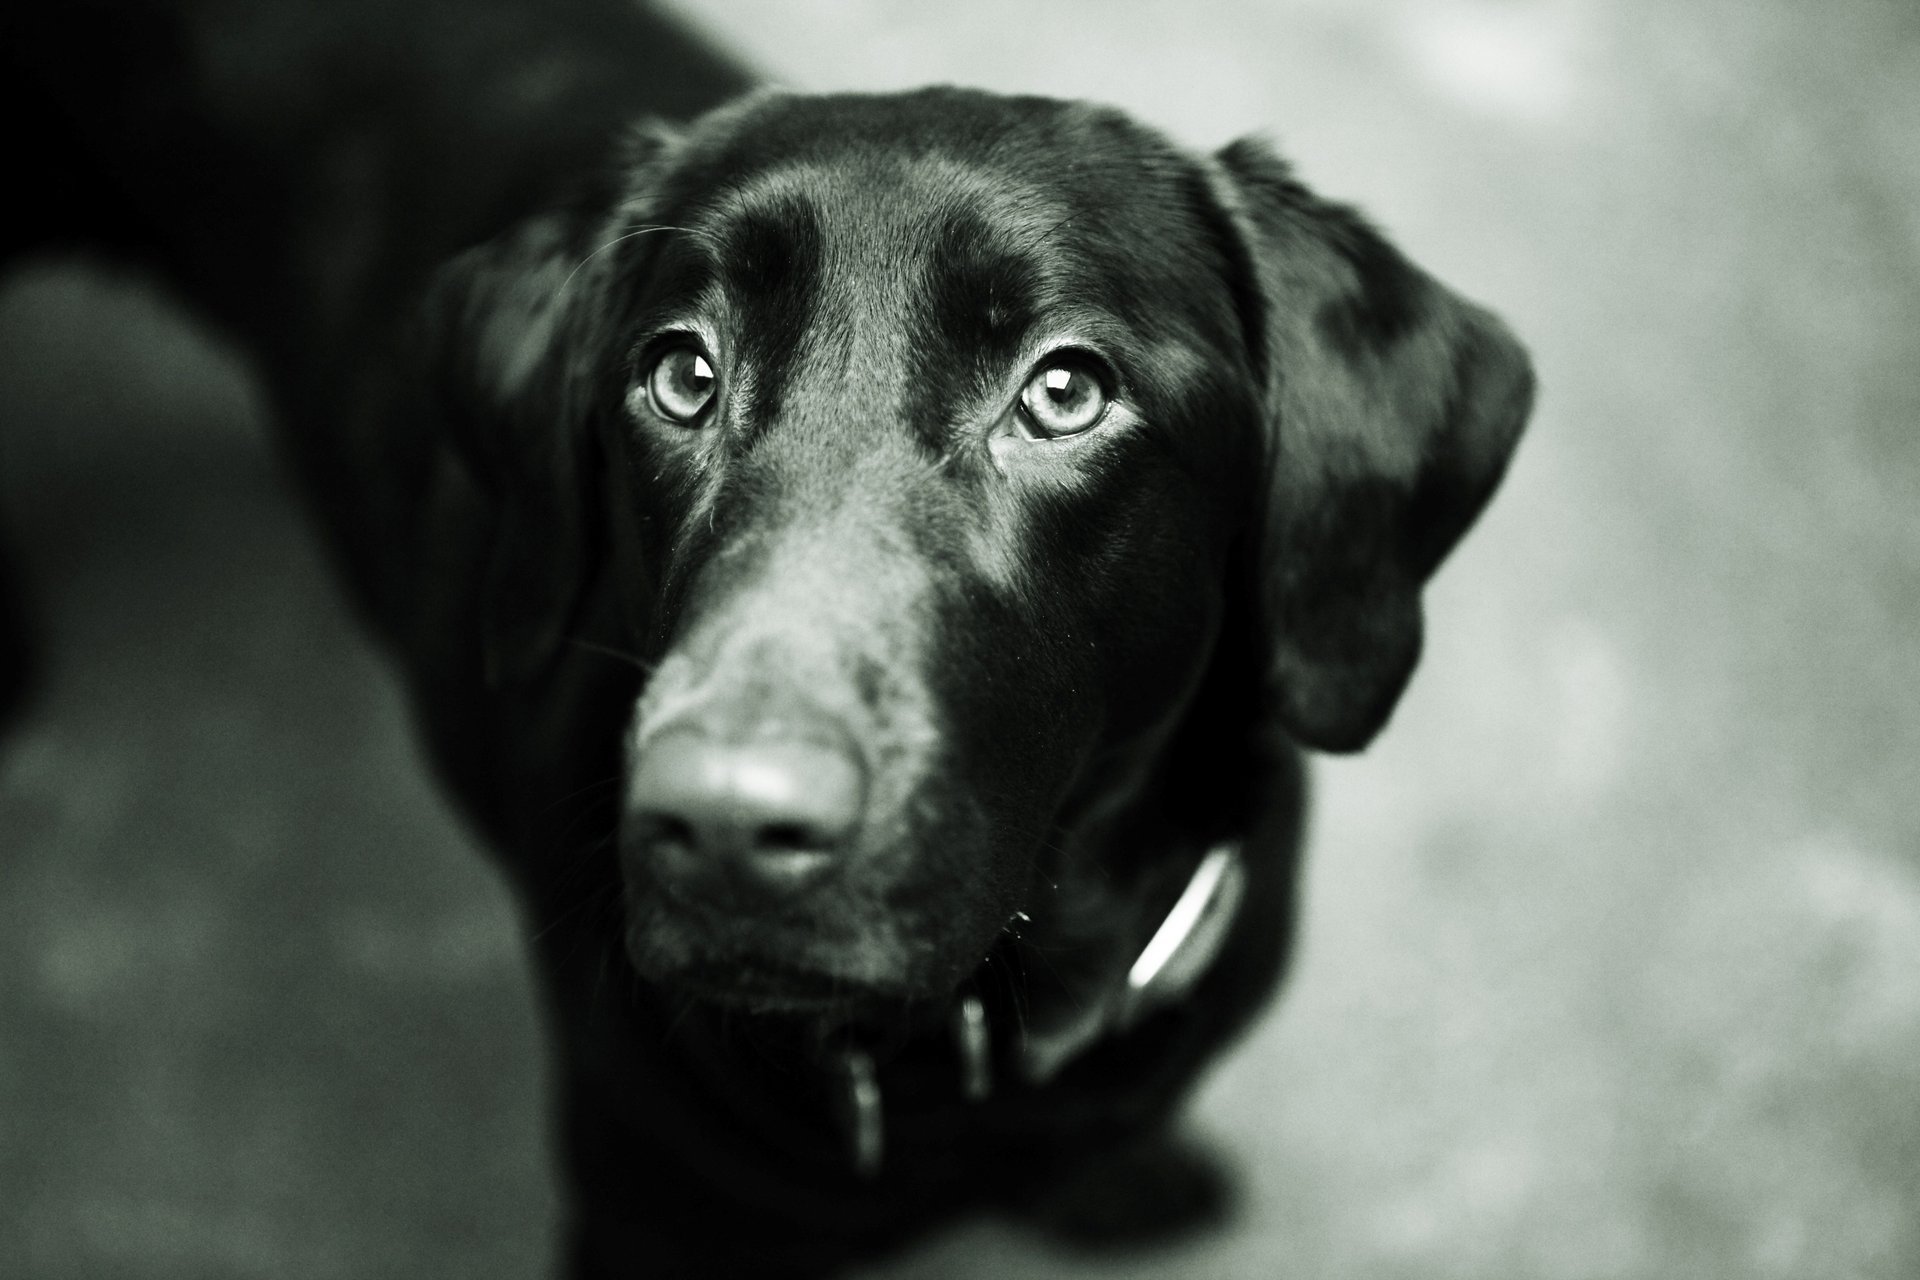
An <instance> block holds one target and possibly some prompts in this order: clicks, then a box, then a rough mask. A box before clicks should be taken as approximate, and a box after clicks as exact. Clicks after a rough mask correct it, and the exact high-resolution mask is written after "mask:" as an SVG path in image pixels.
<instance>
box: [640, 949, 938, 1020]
mask: <svg viewBox="0 0 1920 1280" xmlns="http://www.w3.org/2000/svg"><path fill="white" fill-rule="evenodd" d="M666 980H667V981H668V983H669V984H670V985H671V986H672V987H673V988H674V989H675V990H676V991H679V992H681V993H682V994H684V995H687V996H690V997H692V998H694V999H696V1000H699V1001H701V1002H702V1003H704V1004H708V1005H711V1006H715V1007H718V1008H723V1009H735V1010H738V1011H740V1012H743V1013H750V1014H762V1015H770V1016H781V1017H791V1018H799V1019H803V1020H805V1021H808V1022H811V1023H815V1024H821V1025H831V1024H840V1023H848V1024H852V1023H860V1022H866V1021H870V1020H872V1019H874V1018H876V1017H879V1016H880V1015H882V1014H883V1013H884V1012H885V1011H887V1010H890V1009H901V1008H904V1007H905V1006H906V1005H907V1004H908V1003H909V1001H908V998H907V997H906V996H905V995H904V994H903V993H902V992H900V991H897V990H889V989H887V988H886V987H883V986H878V985H875V984H871V983H868V982H863V981H859V980H856V979H850V978H847V977H844V976H842V975H840V974H837V973H833V972H830V971H825V970H820V969H812V968H806V967H803V966H801V965H797V964H792V963H788V962H785V961H781V960H777V959H770V958H763V957H758V956H752V957H739V958H733V959H719V958H709V959H701V960H696V961H693V962H692V963H689V964H686V965H682V966H680V967H678V968H676V969H674V970H673V971H672V972H671V973H670V974H669V975H667V979H666Z"/></svg>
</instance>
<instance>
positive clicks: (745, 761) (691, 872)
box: [625, 728, 866, 910]
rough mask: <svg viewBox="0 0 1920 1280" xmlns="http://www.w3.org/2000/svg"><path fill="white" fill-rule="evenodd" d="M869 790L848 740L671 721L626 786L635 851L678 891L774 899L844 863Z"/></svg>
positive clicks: (745, 900)
mask: <svg viewBox="0 0 1920 1280" xmlns="http://www.w3.org/2000/svg"><path fill="white" fill-rule="evenodd" d="M865 799H866V776H865V771H864V770H863V769H862V768H861V766H860V762H859V761H858V760H856V759H855V758H854V757H853V756H852V755H851V754H849V753H848V752H847V751H845V750H843V749H841V748H838V747H835V746H832V745H828V744H826V743H823V742H819V741H815V740H812V739H807V738H776V739H768V740H754V741H748V742H729V741H725V740H723V739H719V738H714V737H710V736H708V735H706V734H704V733H702V732H699V731H698V730H695V729H691V728H689V729H669V730H667V731H665V732H663V733H661V734H659V735H658V736H656V737H654V738H653V739H651V740H650V741H649V742H648V743H647V744H646V745H645V746H644V747H643V748H642V749H641V752H640V759H639V763H638V767H637V769H636V770H635V772H634V775H633V778H632V780H631V782H630V784H629V791H628V798H627V811H628V812H627V819H628V823H629V828H628V838H627V840H626V841H625V844H626V851H627V856H629V857H636V858H640V859H644V860H645V861H646V863H647V866H648V868H649V870H650V871H651V873H652V875H653V877H654V878H655V879H657V880H658V881H659V882H660V883H661V884H662V885H663V886H664V887H665V888H666V889H667V890H668V891H669V892H671V893H674V894H675V895H676V896H680V897H684V898H692V899H697V900H700V901H702V902H704V903H707V904H709V905H712V906H717V907H721V908H725V909H730V910H744V909H752V908H756V907H761V908H764V907H768V906H776V905H780V904H783V903H786V902H790V901H793V900H795V899H797V898H800V897H802V896H803V895H805V894H807V893H809V892H811V891H812V890H814V889H816V888H818V887H819V886H820V885H822V884H824V883H825V882H827V881H828V880H830V879H832V878H833V876H834V875H835V874H836V873H837V872H838V870H839V868H840V865H841V862H842V860H843V858H844V856H845V854H846V851H847V846H848V844H849V843H850V842H851V840H852V838H853V835H854V832H855V831H856V830H857V829H858V827H859V824H860V818H861V812H862V809H863V807H864V804H865Z"/></svg>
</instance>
